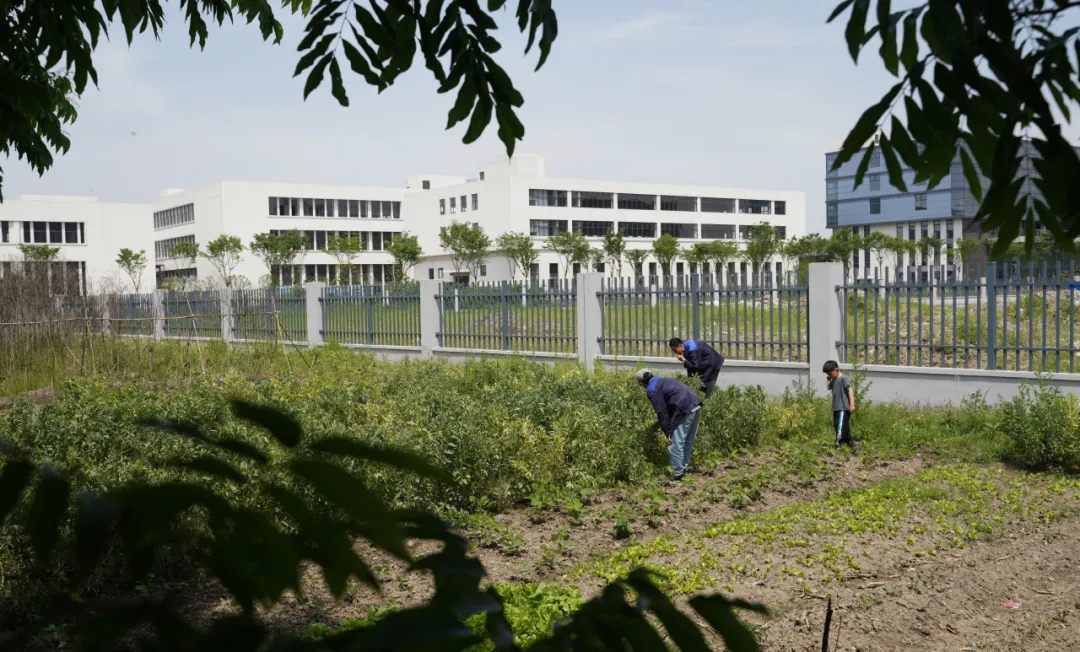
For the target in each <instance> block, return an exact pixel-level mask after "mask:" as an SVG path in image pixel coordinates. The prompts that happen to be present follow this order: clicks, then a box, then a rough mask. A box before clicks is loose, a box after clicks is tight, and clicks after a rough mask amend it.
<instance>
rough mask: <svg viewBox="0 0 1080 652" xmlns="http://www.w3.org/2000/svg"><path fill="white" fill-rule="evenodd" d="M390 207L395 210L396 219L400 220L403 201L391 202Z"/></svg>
mask: <svg viewBox="0 0 1080 652" xmlns="http://www.w3.org/2000/svg"><path fill="white" fill-rule="evenodd" d="M390 208H391V210H393V212H394V219H395V220H400V219H401V202H399V201H395V202H391V203H390Z"/></svg>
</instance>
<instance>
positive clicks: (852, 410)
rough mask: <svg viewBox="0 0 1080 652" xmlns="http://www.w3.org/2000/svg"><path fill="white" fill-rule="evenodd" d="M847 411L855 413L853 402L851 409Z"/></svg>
mask: <svg viewBox="0 0 1080 652" xmlns="http://www.w3.org/2000/svg"><path fill="white" fill-rule="evenodd" d="M848 412H850V413H852V414H855V404H854V403H852V404H851V409H850V410H848Z"/></svg>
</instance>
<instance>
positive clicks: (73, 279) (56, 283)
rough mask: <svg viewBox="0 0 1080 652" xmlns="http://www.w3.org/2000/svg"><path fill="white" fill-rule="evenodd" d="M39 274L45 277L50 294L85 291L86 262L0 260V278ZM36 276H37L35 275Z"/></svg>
mask: <svg viewBox="0 0 1080 652" xmlns="http://www.w3.org/2000/svg"><path fill="white" fill-rule="evenodd" d="M36 274H40V275H41V277H40V278H42V279H43V280H44V279H47V282H48V285H49V291H50V292H51V293H52V294H78V293H80V292H85V291H86V262H84V261H76V260H54V261H50V262H47V263H44V262H32V263H31V262H25V261H10V260H5V261H2V262H0V278H4V277H8V276H25V275H36ZM35 278H37V277H35Z"/></svg>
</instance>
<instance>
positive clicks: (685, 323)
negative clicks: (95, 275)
mask: <svg viewBox="0 0 1080 652" xmlns="http://www.w3.org/2000/svg"><path fill="white" fill-rule="evenodd" d="M947 271H948V270H945V269H931V270H928V274H927V279H928V282H925V283H923V282H919V279H918V277H915V278H914V279H912V278H911V277H906V278H903V279H897V278H895V277H890V274H889V273H886V274H885V275H884V276H883V277H882V278H874V279H865V278H849V280H847V281H844V282H843V283H842V284H839V285H837V286H836V287H835V288H832V289H833V290H835V296H836V304H834V305H832V306H830V305H824V304H826V303H827V301H823V300H822V295H821V294H820V293H818V294H816V295H814V294H813V293H812V292H811V290H812V288H811V287H810V285H809V283H807V282H806V281H803V280H801V279H797V278H795V277H791V276H789V277H787V278H784V279H781V278H778V279H776V280H775V281H772V280H771V279H770V282H768V283H762V284H759V285H748V284H747V285H727V284H722V283H721V282H720V279H718V278H715V277H711V276H698V275H690V276H682V277H671V278H666V279H614V278H603V279H601V280H599V283H598V285H593V286H590V293H593V294H594V296H584V295H583V286H581V285H580V283H581V280H580V279H581V277H580V276H579V277H577V278H576V279H568V280H552V281H546V282H537V281H532V282H527V283H514V282H495V283H479V284H474V285H471V286H468V287H462V286H457V285H453V284H449V283H448V284H442V283H435V282H428V281H424V282H421V283H402V284H393V285H379V286H342V287H339V286H326V285H323V284H319V283H316V284H309V285H308V286H305V287H288V288H278V289H255V290H234V291H228V290H225V291H213V292H186V293H185V292H155V293H153V294H142V295H108V296H88V297H67V298H53V299H54V300H52V301H49V302H42V303H40V304H39V305H38V311H39V313H41V311H42V310H44V311H45V312H48V313H49V314H44V313H41V314H37V316H36V317H35V318H33V319H26V317H27V314H26V313H25V311H24V312H23V313H20V314H21V315H22V318H23V319H22V321H18V320H14V321H13V320H10V319H4V320H3V323H0V338H2V339H3V343H4V345H5V350H8V351H13V350H17V347H18V345H19V342H20V340H19V337H20V335H19V334H20V333H26V332H28V331H29V330H32V329H34V328H41V327H44V326H46V325H51V326H50V327H51V328H62V329H64V330H65V331H66V332H68V333H69V334H71V335H80V334H99V333H100V334H114V335H122V336H139V337H144V338H153V339H156V340H162V339H181V340H191V339H196V338H197V339H199V340H202V339H222V340H225V341H227V342H228V341H285V342H293V343H296V344H303V345H307V344H319V343H323V342H337V343H340V344H344V345H358V346H397V347H411V348H417V347H420V346H421V344H422V342H424V341H425V333H430V335H431V336H430V337H429V338H427V342H429V344H427V346H431V347H441V348H454V349H474V350H492V351H518V352H544V353H564V354H573V353H575V352H577V351H579V350H583V349H581V348H580V347H581V342H580V339H581V337H582V334H581V323H580V321H579V317H580V315H579V311H580V310H581V307H582V305H583V304H582V302H587V303H588V305H587V308H588V309H589V310H597V309H598V313H596V314H598V317H597V319H598V320H599V322H600V326H599V330H596V329H595V328H593V327H590V332H591V333H594V334H595V333H599V336H598V337H597V342H596V343H594V345H593V347H591V348H595V345H598V346H599V352H600V353H601V354H604V355H613V356H619V357H640V356H664V355H669V353H668V349H667V343H668V340H669V339H670V338H671V337H679V338H682V339H701V340H706V341H708V342H710V343H712V344H713V346H715V347H716V348H717V349H718V350H720V351H721V352H722V353H723V354H724V355H725V356H726V357H727V358H729V359H735V360H759V361H780V362H807V361H808V360H809V339H810V338H809V315H810V312H811V311H812V310H833V309H837V307H838V309H839V311H840V314H841V321H842V324H843V329H842V334H841V335H840V337H839V340H838V341H837V342H836V346H837V351H838V352H839V356H840V358H841V361H846V362H852V363H854V362H860V363H869V364H887V365H905V366H934V367H954V368H969V369H1013V370H1022V371H1052V372H1065V371H1067V372H1073V371H1075V364H1076V362H1075V360H1076V357H1077V353H1078V347H1077V341H1076V332H1077V327H1076V320H1075V317H1076V307H1077V306H1076V304H1077V301H1078V298H1080V284H1078V282H1077V281H1076V280H1074V277H1073V276H1072V274H1071V273H1065V272H1062V271H1061V270H1055V269H1042V268H1040V267H1039V266H1035V265H1032V266H1029V268H1028V269H1026V270H1023V272H1024V273H1022V274H1013V273H1011V272H1009V273H1006V274H1004V275H1003V274H1000V273H999V270H998V268H997V267H996V266H995V265H990V266H988V267H985V268H977V269H975V270H974V271H975V274H972V275H970V276H967V275H964V276H961V277H960V280H955V277H954V280H949V276H948V274H947ZM591 278H598V275H592V277H591ZM597 288H598V289H597ZM811 296H816V297H817V299H816V300H815V301H816V304H815V305H811ZM826 296H831V295H826ZM426 302H430V305H431V306H432V308H431V310H430V312H426V313H425V310H424V306H425V304H426ZM589 314H593V313H589ZM422 315H426V316H425V317H424V318H423V319H422V317H421V316H422ZM428 320H430V321H428ZM590 337H592V335H590ZM430 343H434V344H430ZM9 347H14V348H9Z"/></svg>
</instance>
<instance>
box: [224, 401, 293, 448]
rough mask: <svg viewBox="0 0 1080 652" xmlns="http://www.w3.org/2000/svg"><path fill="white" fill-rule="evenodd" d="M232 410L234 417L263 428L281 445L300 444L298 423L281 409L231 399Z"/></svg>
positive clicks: (288, 446)
mask: <svg viewBox="0 0 1080 652" xmlns="http://www.w3.org/2000/svg"><path fill="white" fill-rule="evenodd" d="M232 410H233V414H235V415H236V418H238V419H241V420H243V421H247V422H249V423H253V424H255V425H257V426H260V427H261V428H263V429H265V430H266V431H267V432H269V433H270V436H271V437H273V438H274V439H276V440H277V441H278V442H279V443H280V444H281V445H282V446H285V447H287V448H295V447H296V446H298V445H299V444H300V440H301V438H302V437H303V433H302V431H301V430H300V424H299V423H297V422H296V420H295V419H293V418H292V417H290V416H288V415H287V414H285V413H284V412H282V411H281V410H277V409H274V408H270V407H264V406H259V405H254V404H252V403H245V402H243V401H233V403H232Z"/></svg>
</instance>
